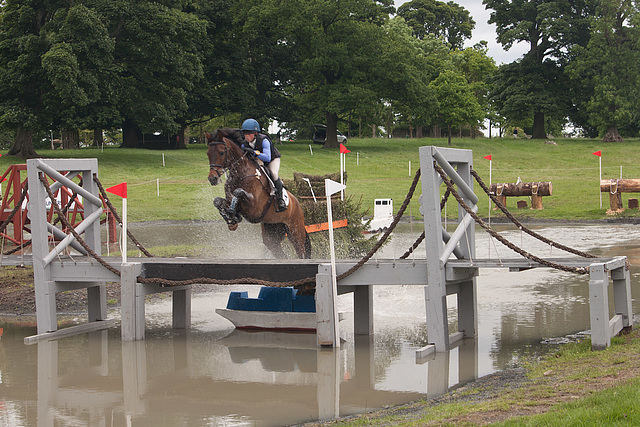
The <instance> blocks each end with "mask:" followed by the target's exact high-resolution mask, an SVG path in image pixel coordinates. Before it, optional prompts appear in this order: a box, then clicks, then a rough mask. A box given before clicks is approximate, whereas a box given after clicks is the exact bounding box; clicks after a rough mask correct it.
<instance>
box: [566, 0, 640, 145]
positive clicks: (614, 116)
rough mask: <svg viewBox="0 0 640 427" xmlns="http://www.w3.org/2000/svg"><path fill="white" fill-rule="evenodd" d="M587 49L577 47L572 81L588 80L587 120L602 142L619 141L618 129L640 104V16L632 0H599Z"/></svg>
mask: <svg viewBox="0 0 640 427" xmlns="http://www.w3.org/2000/svg"><path fill="white" fill-rule="evenodd" d="M598 3H599V4H598V7H597V10H596V15H595V17H594V19H593V25H592V28H591V38H590V40H589V44H588V46H587V47H586V48H582V47H577V48H576V49H575V51H576V60H575V61H574V62H573V64H571V66H570V72H571V75H572V77H573V78H574V80H577V81H578V82H580V83H582V82H584V81H587V82H589V85H590V87H591V88H592V90H593V92H592V95H591V97H590V99H589V100H588V102H587V104H586V106H587V111H588V112H589V121H590V123H591V124H592V125H594V126H596V127H597V128H598V130H599V131H600V134H601V135H604V136H603V140H604V141H622V136H621V135H620V132H619V128H620V127H621V126H625V125H628V124H629V123H631V122H632V120H633V119H634V118H636V117H637V111H638V108H639V107H640V104H639V100H640V96H639V95H640V89H639V88H638V82H639V81H640V70H639V69H638V63H640V33H639V29H638V27H637V24H638V19H639V17H640V10H639V9H638V4H637V3H636V2H635V1H632V0H606V1H599V2H598Z"/></svg>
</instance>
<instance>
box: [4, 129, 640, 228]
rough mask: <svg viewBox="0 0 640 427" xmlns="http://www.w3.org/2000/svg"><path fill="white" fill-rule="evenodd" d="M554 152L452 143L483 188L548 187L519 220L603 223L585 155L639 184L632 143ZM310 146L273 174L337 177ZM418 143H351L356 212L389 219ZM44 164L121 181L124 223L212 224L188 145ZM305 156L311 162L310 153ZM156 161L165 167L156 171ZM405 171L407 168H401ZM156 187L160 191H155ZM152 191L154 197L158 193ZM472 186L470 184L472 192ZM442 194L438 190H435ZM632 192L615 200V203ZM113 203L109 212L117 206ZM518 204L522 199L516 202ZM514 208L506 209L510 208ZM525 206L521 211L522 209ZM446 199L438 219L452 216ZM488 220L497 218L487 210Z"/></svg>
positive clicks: (415, 162) (286, 156) (608, 173)
mask: <svg viewBox="0 0 640 427" xmlns="http://www.w3.org/2000/svg"><path fill="white" fill-rule="evenodd" d="M555 142H556V143H557V145H552V144H545V142H544V141H538V140H521V139H491V140H489V139H476V140H471V139H454V140H453V143H452V147H453V148H461V149H468V150H472V151H473V157H474V169H475V170H476V171H478V173H479V174H480V175H481V177H482V178H483V180H484V181H485V182H487V183H488V182H489V161H488V160H485V159H483V157H484V156H486V155H488V154H491V155H492V157H493V161H492V182H516V181H517V179H518V178H520V179H521V180H522V181H525V182H527V181H531V182H537V181H551V182H552V184H553V195H552V196H551V197H545V198H544V199H543V204H544V209H543V210H541V211H534V210H531V209H523V210H518V211H517V212H516V213H517V215H518V216H519V217H520V218H523V219H531V220H536V219H556V220H592V219H602V218H606V217H607V215H606V209H607V207H608V206H609V198H608V195H607V194H606V193H604V194H602V203H603V208H602V209H600V193H599V165H598V157H597V156H594V155H593V154H591V153H593V152H595V151H597V150H602V171H603V178H619V177H620V172H621V167H622V175H623V177H624V178H640V162H638V159H639V158H640V155H639V154H637V153H636V152H635V151H636V145H637V144H638V140H630V141H627V142H624V143H616V144H612V143H606V144H605V143H602V142H599V141H595V140H574V139H555ZM311 145H312V147H310V142H309V141H296V142H286V143H284V144H281V145H278V149H279V150H280V151H281V152H282V154H283V164H282V168H281V175H282V176H283V177H284V178H286V179H290V178H292V177H293V173H294V172H302V173H309V174H314V175H319V174H326V173H332V172H337V171H339V169H340V163H339V157H338V152H337V150H327V149H323V148H322V147H321V146H319V145H313V144H311ZM425 145H435V146H443V147H444V146H447V142H446V140H445V139H431V138H424V139H391V140H386V139H356V138H353V139H350V140H349V144H348V146H349V149H350V150H351V153H349V154H347V161H346V169H347V173H348V181H347V192H348V193H349V194H352V195H355V196H356V197H360V196H362V198H363V203H364V206H365V207H369V206H371V207H372V206H373V199H375V198H383V197H385V198H386V197H391V198H393V200H394V208H395V210H396V211H397V210H398V208H399V207H400V205H401V204H402V202H403V200H404V199H405V196H406V193H407V191H408V189H409V186H410V184H411V181H412V179H413V175H414V174H415V172H416V170H417V169H418V167H419V153H418V148H419V147H421V146H425ZM38 152H39V154H40V155H42V156H43V157H55V158H91V157H95V158H97V159H98V165H99V177H100V180H101V182H102V183H103V184H104V186H105V187H107V186H110V185H115V184H118V183H120V182H123V181H126V182H127V183H128V189H129V199H128V209H129V221H131V222H134V221H156V220H186V219H195V220H213V219H219V215H218V213H217V212H216V211H214V208H213V204H212V200H213V198H214V197H217V196H221V195H222V193H223V190H222V188H221V187H219V186H218V187H212V186H210V185H209V184H208V182H207V180H206V177H207V174H208V172H209V166H208V160H207V157H206V147H205V146H204V145H190V146H189V148H188V149H187V150H179V151H164V152H163V151H151V150H138V149H126V150H125V149H119V148H106V149H104V151H103V150H100V149H96V148H84V149H79V150H55V151H51V150H39V151H38ZM312 153H313V154H312ZM163 162H164V165H163ZM11 163H24V161H23V160H22V159H20V158H13V157H8V156H3V157H1V158H0V170H1V171H4V170H6V168H7V167H8V166H9V165H10V164H11ZM410 165H411V166H410ZM158 183H159V185H158ZM158 186H159V194H158ZM478 191H480V188H479V187H478V186H476V193H478ZM442 192H444V190H442ZM629 197H638V195H637V194H632V193H623V201H624V204H625V206H626V203H627V202H626V200H627V199H628V198H629ZM116 199H117V198H115V197H114V201H115V203H114V205H115V206H118V202H119V200H116ZM521 199H524V198H521ZM515 204H516V200H514V199H513V198H512V199H509V201H508V206H509V207H510V208H512V209H513V210H514V211H516V210H515ZM529 205H530V203H529ZM418 207H419V203H418V198H417V196H416V197H414V200H413V201H412V203H411V205H410V208H409V213H410V214H411V215H413V216H416V217H417V216H419V213H418ZM479 209H480V210H479V212H480V214H481V215H483V216H487V215H488V214H489V200H488V198H487V197H480V202H479ZM456 212H457V210H456V207H455V205H454V202H453V201H450V202H449V205H448V209H447V214H448V216H450V217H455V216H457V213H456ZM491 215H492V217H493V216H500V215H498V213H496V212H492V213H491ZM621 216H625V217H634V216H640V211H637V210H634V211H629V210H627V211H625V212H624V213H623V214H621Z"/></svg>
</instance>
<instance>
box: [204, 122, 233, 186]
mask: <svg viewBox="0 0 640 427" xmlns="http://www.w3.org/2000/svg"><path fill="white" fill-rule="evenodd" d="M204 134H205V137H206V138H207V144H208V145H209V148H208V149H207V157H209V182H210V183H211V185H218V183H219V182H220V177H221V176H222V174H223V173H224V171H225V169H227V168H229V167H231V166H232V165H233V164H234V162H236V161H237V160H238V159H239V158H240V157H241V156H242V151H241V150H240V145H239V144H240V143H241V138H242V136H241V134H240V133H239V132H237V131H234V130H233V129H218V130H217V131H216V132H215V133H214V134H210V133H208V132H205V133H204Z"/></svg>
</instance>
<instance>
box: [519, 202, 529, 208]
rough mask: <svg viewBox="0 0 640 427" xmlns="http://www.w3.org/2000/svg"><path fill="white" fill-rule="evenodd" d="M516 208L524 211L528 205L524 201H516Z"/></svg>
mask: <svg viewBox="0 0 640 427" xmlns="http://www.w3.org/2000/svg"><path fill="white" fill-rule="evenodd" d="M516 206H517V207H518V209H526V208H527V206H529V205H528V204H527V201H526V200H518V202H517V203H516Z"/></svg>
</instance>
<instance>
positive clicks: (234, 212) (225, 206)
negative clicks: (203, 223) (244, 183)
mask: <svg viewBox="0 0 640 427" xmlns="http://www.w3.org/2000/svg"><path fill="white" fill-rule="evenodd" d="M250 198H251V196H250V195H249V194H248V193H247V192H246V191H244V190H243V189H242V188H236V189H235V190H234V191H233V196H232V197H231V202H228V201H227V200H226V199H223V198H222V197H216V198H215V200H214V201H213V205H214V206H215V207H216V208H218V211H220V215H221V216H222V218H223V219H224V220H225V222H226V223H227V225H228V226H229V230H231V231H234V230H236V229H237V228H238V224H239V223H240V222H241V221H242V216H241V215H240V213H239V212H238V203H240V202H241V201H242V200H244V199H250Z"/></svg>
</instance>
